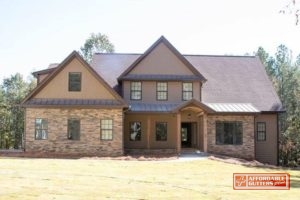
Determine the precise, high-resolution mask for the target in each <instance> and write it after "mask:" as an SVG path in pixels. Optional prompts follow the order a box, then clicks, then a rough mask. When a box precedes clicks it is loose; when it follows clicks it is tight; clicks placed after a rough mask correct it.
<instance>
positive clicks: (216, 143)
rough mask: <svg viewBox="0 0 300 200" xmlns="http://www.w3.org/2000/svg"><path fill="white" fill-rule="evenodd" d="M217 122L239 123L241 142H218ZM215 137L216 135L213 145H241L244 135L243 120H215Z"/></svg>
mask: <svg viewBox="0 0 300 200" xmlns="http://www.w3.org/2000/svg"><path fill="white" fill-rule="evenodd" d="M217 123H235V124H238V123H241V126H242V127H241V128H242V138H241V143H238V144H237V143H233V141H232V144H230V143H224V142H223V143H218V142H217ZM215 137H216V140H215V145H232V146H239V145H243V144H244V140H243V137H244V127H243V121H216V122H215Z"/></svg>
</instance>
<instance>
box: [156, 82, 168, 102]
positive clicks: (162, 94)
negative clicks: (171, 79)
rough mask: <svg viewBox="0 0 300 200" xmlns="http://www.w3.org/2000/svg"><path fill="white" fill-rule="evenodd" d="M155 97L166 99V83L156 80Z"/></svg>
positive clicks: (161, 99)
mask: <svg viewBox="0 0 300 200" xmlns="http://www.w3.org/2000/svg"><path fill="white" fill-rule="evenodd" d="M156 98H157V100H160V101H164V100H167V99H168V83H166V82H158V83H157V84H156Z"/></svg>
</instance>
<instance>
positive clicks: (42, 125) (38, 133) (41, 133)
mask: <svg viewBox="0 0 300 200" xmlns="http://www.w3.org/2000/svg"><path fill="white" fill-rule="evenodd" d="M47 138H48V121H47V119H41V118H37V119H35V139H36V140H46V139H47Z"/></svg>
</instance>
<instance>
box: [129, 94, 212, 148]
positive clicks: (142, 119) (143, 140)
mask: <svg viewBox="0 0 300 200" xmlns="http://www.w3.org/2000/svg"><path fill="white" fill-rule="evenodd" d="M160 106H161V105H160ZM213 112H214V111H213V110H212V109H211V108H209V107H207V106H206V105H204V104H202V103H200V102H198V101H196V100H193V99H192V100H190V101H187V102H184V103H182V104H180V105H176V106H173V108H172V109H170V111H169V112H142V111H140V112H128V113H126V114H125V125H124V128H125V130H124V148H125V152H140V153H147V152H149V153H160V152H161V153H181V152H182V150H185V151H186V150H188V149H196V150H199V151H201V152H207V115H208V114H209V113H213ZM160 129H162V130H163V131H161V130H160ZM164 131H165V135H164V136H161V135H160V134H161V132H164Z"/></svg>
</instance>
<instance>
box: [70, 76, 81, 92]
mask: <svg viewBox="0 0 300 200" xmlns="http://www.w3.org/2000/svg"><path fill="white" fill-rule="evenodd" d="M71 74H79V75H80V76H79V77H80V85H79V90H71V82H70V75H71ZM68 81H69V83H68V91H69V92H81V88H82V87H81V86H82V74H81V72H69V76H68Z"/></svg>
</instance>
